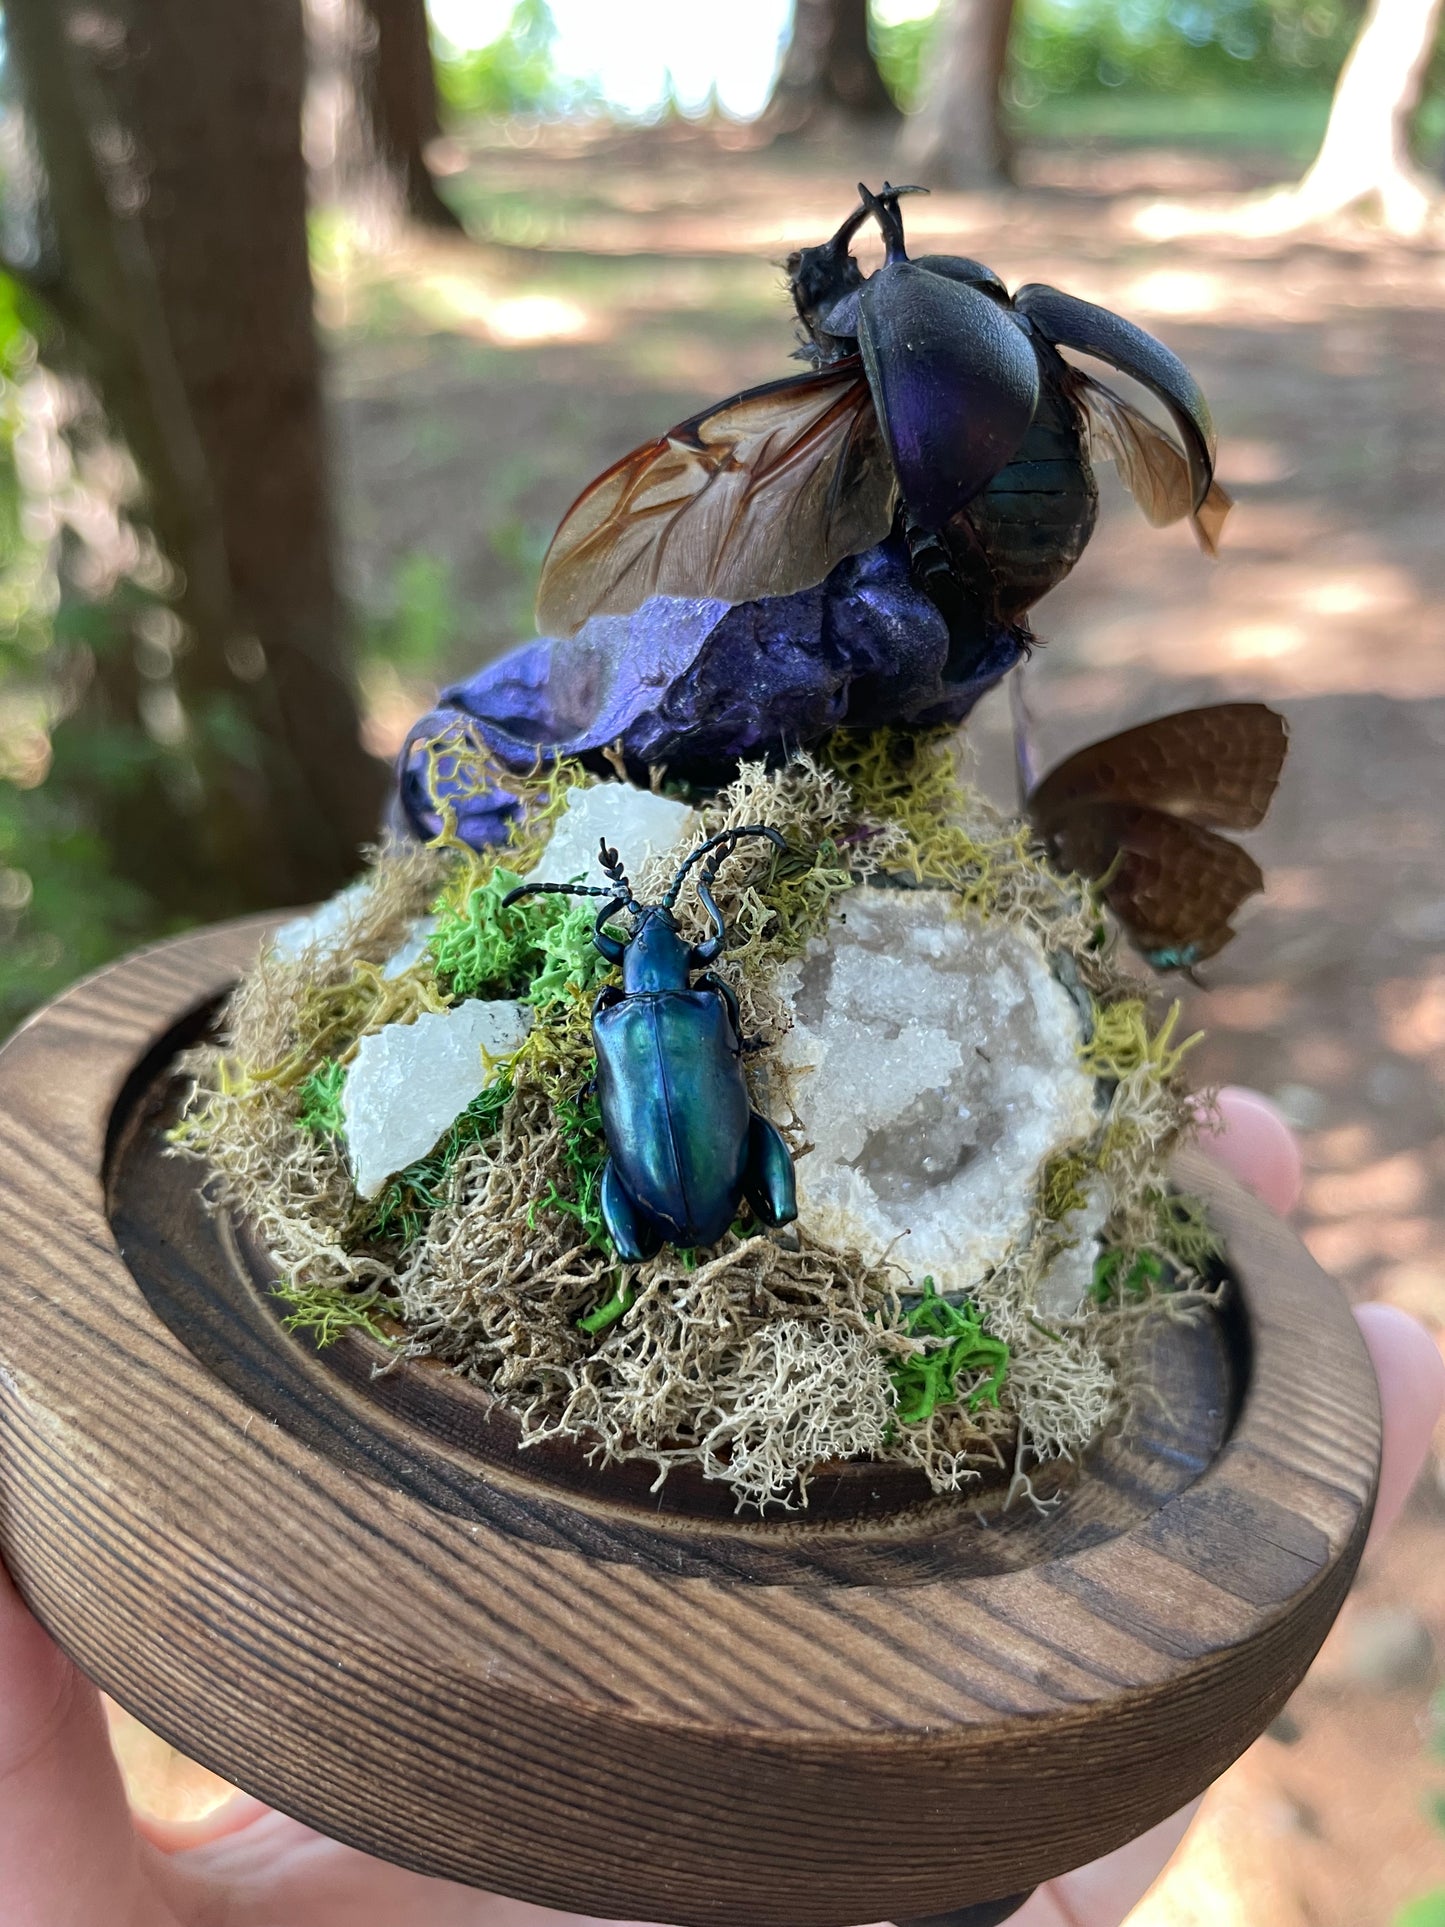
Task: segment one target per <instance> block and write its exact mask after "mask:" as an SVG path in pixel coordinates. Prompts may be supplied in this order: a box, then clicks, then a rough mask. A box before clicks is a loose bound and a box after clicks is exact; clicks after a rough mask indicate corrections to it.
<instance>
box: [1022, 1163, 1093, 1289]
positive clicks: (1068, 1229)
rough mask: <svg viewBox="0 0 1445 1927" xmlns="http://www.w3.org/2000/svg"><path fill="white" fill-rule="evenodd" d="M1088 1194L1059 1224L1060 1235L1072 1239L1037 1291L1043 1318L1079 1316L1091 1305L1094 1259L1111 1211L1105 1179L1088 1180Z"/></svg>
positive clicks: (1085, 1191) (1086, 1190) (1046, 1273)
mask: <svg viewBox="0 0 1445 1927" xmlns="http://www.w3.org/2000/svg"><path fill="white" fill-rule="evenodd" d="M1084 1197H1085V1200H1086V1202H1085V1203H1084V1204H1083V1205H1081V1206H1080V1208H1079V1209H1078V1210H1077V1211H1071V1212H1070V1213H1069V1214H1068V1216H1067V1217H1066V1218H1065V1219H1064V1221H1063V1223H1062V1224H1061V1225H1060V1226H1059V1235H1060V1237H1063V1238H1067V1239H1069V1240H1070V1243H1069V1244H1068V1245H1067V1246H1066V1247H1065V1249H1064V1250H1063V1251H1061V1252H1060V1253H1059V1255H1058V1257H1057V1258H1055V1260H1054V1262H1053V1263H1052V1264H1051V1265H1050V1266H1049V1268H1048V1270H1047V1271H1046V1272H1045V1273H1044V1275H1043V1277H1042V1278H1041V1279H1040V1280H1039V1286H1038V1290H1037V1291H1036V1292H1035V1293H1034V1309H1035V1310H1036V1311H1037V1312H1038V1313H1039V1315H1040V1316H1041V1317H1043V1318H1061V1319H1069V1318H1077V1317H1078V1315H1079V1313H1080V1312H1081V1311H1083V1310H1084V1309H1085V1308H1086V1306H1087V1305H1088V1302H1089V1292H1090V1289H1091V1288H1092V1286H1093V1283H1094V1260H1095V1259H1096V1258H1097V1257H1098V1255H1099V1252H1100V1250H1101V1249H1102V1246H1101V1245H1100V1242H1099V1235H1098V1234H1099V1230H1100V1227H1101V1226H1102V1225H1103V1222H1104V1220H1105V1218H1106V1217H1107V1216H1108V1214H1109V1205H1108V1196H1107V1193H1106V1190H1105V1186H1104V1181H1103V1179H1102V1178H1095V1179H1094V1180H1093V1181H1092V1183H1089V1184H1086V1185H1085V1186H1084Z"/></svg>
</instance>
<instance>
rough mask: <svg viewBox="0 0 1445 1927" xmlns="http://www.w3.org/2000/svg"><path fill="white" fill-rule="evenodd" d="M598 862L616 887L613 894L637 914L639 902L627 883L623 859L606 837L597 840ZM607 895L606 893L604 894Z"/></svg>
mask: <svg viewBox="0 0 1445 1927" xmlns="http://www.w3.org/2000/svg"><path fill="white" fill-rule="evenodd" d="M597 861H598V863H599V864H600V865H601V866H602V873H603V875H604V876H608V877H611V879H612V882H613V884H614V886H615V888H614V889H613V892H612V894H613V895H614V896H620V897H621V898H622V899H623V903H624V906H625V907H626V908H627V909H628V910H631V911H633V912H634V914H636V913H637V912H638V910H639V905H638V903H637V900H636V899H635V898H634V896H633V894H632V885H631V884H630V883H629V882H628V881H627V872H626V870H624V869H623V867H622V858H621V857H620V856H619V855H618V854H617V852H616V850H614V849H611V848H609V846H608V842H607V838H606V837H605V836H602V837H599V838H598V839H597ZM603 894H605V892H604V893H603Z"/></svg>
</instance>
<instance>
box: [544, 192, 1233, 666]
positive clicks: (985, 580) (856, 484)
mask: <svg viewBox="0 0 1445 1927" xmlns="http://www.w3.org/2000/svg"><path fill="white" fill-rule="evenodd" d="M919 191H921V190H918V189H914V188H894V187H889V186H887V185H886V184H885V186H884V188H883V189H882V191H881V192H880V193H879V194H876V195H875V194H872V193H870V192H869V191H868V189H867V188H862V189H860V192H861V194H862V203H861V205H860V206H859V207H858V208H857V209H856V210H855V211H854V213H853V214H851V215H850V216H849V218H848V219H847V221H845V222H844V223H843V225H842V227H841V228H839V230H838V232H837V233H836V234H835V235H834V236H833V237H832V238H831V240H829V241H827V242H824V243H823V244H821V245H820V246H817V247H813V248H806V249H802V250H800V251H799V252H798V253H796V254H795V255H793V256H791V257H790V259H789V262H788V271H789V280H790V285H791V288H792V292H793V300H794V305H795V306H796V308H797V311H798V316H799V319H800V321H801V322H802V326H803V331H804V340H803V345H802V348H801V350H800V353H801V355H802V357H803V358H804V359H805V360H807V361H809V362H811V363H812V364H813V366H812V368H811V370H810V372H808V373H807V374H804V375H799V376H794V377H793V378H792V379H791V380H789V381H781V382H770V383H768V384H767V385H766V386H765V387H762V388H754V389H750V390H748V391H747V392H746V393H744V394H741V395H736V396H733V397H732V398H731V399H730V400H728V401H725V402H721V403H719V404H718V405H717V406H716V407H714V408H710V409H707V410H705V411H704V412H703V413H702V414H700V415H696V416H694V417H693V418H692V419H691V420H690V421H687V422H683V423H681V424H679V426H678V427H676V428H673V429H671V430H669V431H668V433H667V434H666V435H664V436H661V437H659V439H658V440H657V441H655V442H650V443H647V444H645V445H644V446H643V447H641V448H638V449H635V450H634V451H633V452H632V454H630V455H627V456H624V457H623V459H622V460H621V461H620V462H618V463H616V464H615V465H614V467H612V468H611V469H609V470H608V471H607V472H606V473H605V474H604V475H601V476H599V477H598V478H597V480H596V481H595V482H593V483H592V484H591V486H590V487H589V488H588V489H586V490H584V492H583V493H582V495H581V496H579V497H578V499H577V501H576V502H575V503H574V504H573V506H572V508H571V509H569V510H568V512H567V514H566V516H564V518H563V520H562V523H561V525H560V527H559V528H558V530H557V534H556V535H555V537H554V538H553V542H552V546H551V549H550V550H549V551H548V555H547V560H546V562H545V563H544V565H543V572H542V581H541V585H540V588H539V592H538V619H539V622H540V624H541V626H542V628H543V630H544V631H551V632H553V633H556V634H570V633H572V632H573V631H575V630H576V629H577V628H578V627H579V626H580V625H581V623H582V622H583V621H585V620H586V619H587V618H588V617H589V616H591V615H594V614H601V613H613V614H625V613H628V612H630V611H631V610H633V609H635V608H637V607H638V606H639V604H640V603H641V602H643V601H644V600H645V599H646V597H647V596H649V595H654V594H668V595H678V596H717V597H719V598H721V599H722V600H724V601H728V602H742V601H747V600H751V599H753V598H755V597H759V596H769V595H787V594H792V593H794V592H796V591H798V590H801V589H806V588H809V587H811V586H812V585H813V584H814V583H816V582H819V581H821V580H822V578H823V577H824V576H825V575H827V574H828V573H829V571H830V570H831V569H832V568H833V567H834V566H835V565H836V564H837V563H838V562H840V561H842V560H843V559H844V557H846V556H848V555H852V554H856V553H859V552H861V551H862V550H863V549H866V548H869V547H871V546H872V545H873V544H875V543H877V542H880V541H882V540H883V539H884V537H885V536H887V535H888V534H889V532H890V530H891V529H892V528H893V527H894V526H895V524H897V525H899V526H901V528H902V531H903V533H904V534H905V536H906V537H907V540H908V544H909V549H910V552H911V554H912V557H913V564H914V572H915V576H916V578H917V580H918V582H919V584H920V586H921V587H923V588H924V589H925V590H926V591H927V592H928V594H929V595H930V596H931V597H932V598H933V600H934V601H935V602H936V603H937V604H938V606H939V608H940V609H941V610H942V611H943V613H944V615H945V617H946V618H947V620H948V622H949V625H950V630H951V632H952V636H953V649H952V653H951V656H950V661H949V665H948V674H949V675H950V676H952V677H955V678H962V677H963V676H965V675H967V674H968V673H969V672H970V669H971V667H972V662H973V659H974V658H975V657H976V656H977V655H978V653H979V652H980V651H981V650H982V649H983V648H984V647H986V646H987V642H988V638H989V636H990V633H991V632H996V630H997V628H998V627H999V626H1006V627H1007V626H1021V625H1022V623H1023V618H1024V616H1025V614H1026V612H1027V610H1028V609H1029V608H1030V607H1031V606H1032V605H1033V603H1035V602H1036V601H1037V600H1038V599H1039V597H1040V596H1042V595H1043V594H1045V593H1046V591H1047V590H1049V589H1051V588H1053V587H1054V586H1055V584H1057V583H1058V582H1060V581H1061V580H1062V579H1063V577H1064V576H1065V575H1067V574H1068V572H1069V570H1070V569H1071V568H1072V567H1073V565H1074V563H1075V562H1076V561H1077V560H1078V558H1079V556H1080V555H1081V554H1082V552H1083V549H1084V546H1085V544H1086V543H1087V542H1088V539H1089V537H1090V535H1091V534H1092V532H1093V528H1094V520H1095V516H1096V514H1097V509H1098V491H1097V487H1096V484H1095V481H1094V473H1093V467H1092V458H1093V457H1096V456H1099V455H1107V456H1110V457H1112V459H1113V460H1114V461H1115V462H1116V464H1117V465H1118V468H1119V471H1120V474H1121V476H1122V477H1123V479H1124V481H1125V483H1126V484H1127V486H1128V487H1129V489H1130V490H1131V492H1132V493H1133V494H1134V496H1135V498H1136V500H1137V501H1138V503H1139V505H1140V507H1141V508H1142V509H1143V511H1144V513H1145V515H1146V516H1147V517H1148V519H1149V520H1150V521H1151V522H1153V523H1155V524H1163V523H1167V522H1173V521H1178V520H1181V519H1182V518H1184V517H1185V516H1188V517H1189V518H1190V519H1191V520H1192V522H1193V524H1194V527H1195V529H1196V532H1197V533H1198V535H1199V538H1200V541H1201V543H1202V544H1203V546H1204V547H1205V548H1206V549H1207V550H1208V551H1209V552H1210V553H1213V550H1214V545H1215V540H1216V537H1217V535H1218V532H1219V527H1220V524H1221V523H1222V521H1223V519H1224V516H1225V514H1226V513H1227V511H1228V508H1229V498H1228V497H1227V495H1225V493H1224V491H1223V490H1222V489H1221V488H1220V487H1219V486H1218V484H1217V483H1216V482H1215V480H1214V431H1213V427H1212V424H1211V422H1210V418H1209V410H1208V407H1207V405H1206V403H1205V400H1204V397H1203V395H1202V394H1201V393H1200V390H1199V386H1198V384H1197V383H1196V382H1195V380H1194V378H1193V376H1192V375H1191V374H1190V373H1189V371H1188V369H1187V368H1186V367H1185V366H1184V364H1183V362H1181V361H1180V360H1179V358H1178V357H1177V356H1176V355H1174V354H1172V353H1171V352H1170V351H1169V349H1167V348H1166V347H1164V346H1163V344H1162V343H1161V342H1158V341H1156V340H1154V338H1153V337H1152V336H1151V335H1148V334H1145V333H1144V331H1143V330H1142V329H1141V328H1136V327H1134V326H1133V324H1132V323H1130V322H1128V321H1125V320H1123V319H1121V318H1120V317H1119V316H1118V315H1115V314H1111V313H1109V311H1108V310H1107V309H1105V308H1099V307H1095V306H1094V305H1093V304H1092V303H1090V302H1087V301H1080V300H1078V299H1076V298H1075V297H1074V296H1072V295H1067V294H1061V293H1060V292H1059V291H1058V290H1057V289H1054V288H1048V287H1043V286H1041V285H1032V286H1029V287H1024V288H1020V289H1019V290H1018V292H1017V293H1016V294H1015V295H1013V296H1012V297H1010V295H1009V293H1008V290H1007V288H1006V287H1005V286H1004V284H1003V282H1002V281H1000V280H999V278H998V276H997V275H996V274H994V273H993V272H992V271H991V270H990V269H988V268H986V267H984V266H983V264H982V263H981V262H978V261H971V260H968V259H966V258H965V257H963V256H955V255H924V256H922V257H921V258H919V259H918V260H916V261H915V260H910V259H909V258H908V253H907V249H906V247H905V244H904V234H903V223H902V217H901V215H900V212H899V206H898V201H899V196H900V195H902V194H905V193H915V192H919ZM870 218H871V219H873V220H875V221H876V222H877V223H878V225H879V227H880V229H881V230H882V233H883V238H884V242H885V245H886V250H887V255H886V259H885V261H884V264H883V266H882V267H881V268H879V269H878V270H877V272H876V273H874V274H872V275H869V276H867V277H865V276H864V275H863V273H862V271H861V270H860V268H859V267H858V264H857V262H856V260H855V259H854V257H853V254H852V252H851V246H852V241H853V238H854V236H855V235H856V233H857V231H858V229H859V227H860V226H861V225H862V224H863V222H864V221H866V220H868V219H870ZM1060 348H1071V349H1076V350H1079V351H1082V352H1084V353H1086V354H1089V355H1093V356H1096V357H1098V358H1099V359H1101V360H1104V361H1107V362H1110V363H1112V365H1113V366H1114V367H1116V368H1118V369H1120V370H1121V371H1122V372H1123V373H1125V374H1127V375H1130V376H1132V377H1133V378H1134V379H1135V380H1137V381H1139V382H1142V383H1143V384H1144V385H1145V386H1146V387H1147V388H1150V389H1151V390H1152V391H1153V392H1154V394H1155V395H1156V396H1157V397H1158V398H1159V400H1160V401H1161V402H1162V403H1163V404H1164V407H1165V408H1166V409H1167V411H1168V413H1169V415H1170V417H1171V419H1172V421H1173V424H1174V427H1175V429H1176V430H1177V432H1178V435H1179V437H1180V443H1182V447H1181V446H1180V443H1176V442H1175V441H1174V439H1173V438H1172V437H1171V436H1170V435H1169V434H1167V433H1166V432H1165V431H1164V430H1163V429H1162V428H1160V427H1159V426H1158V425H1156V424H1155V423H1154V422H1152V421H1151V420H1150V419H1149V418H1148V417H1147V416H1145V415H1143V414H1142V413H1140V411H1139V410H1137V409H1136V408H1134V407H1133V406H1132V405H1131V404H1130V403H1128V402H1127V401H1125V400H1124V398H1123V397H1122V396H1120V395H1116V394H1115V393H1114V392H1113V391H1112V390H1111V389H1109V388H1106V387H1105V386H1103V384H1101V383H1099V382H1097V381H1095V380H1094V379H1093V378H1092V377H1091V376H1089V375H1086V374H1085V373H1084V372H1083V371H1082V370H1081V369H1079V368H1076V367H1074V366H1072V365H1071V364H1070V363H1068V362H1066V361H1065V360H1064V358H1063V356H1062V355H1061V354H1060V353H1059V349H1060Z"/></svg>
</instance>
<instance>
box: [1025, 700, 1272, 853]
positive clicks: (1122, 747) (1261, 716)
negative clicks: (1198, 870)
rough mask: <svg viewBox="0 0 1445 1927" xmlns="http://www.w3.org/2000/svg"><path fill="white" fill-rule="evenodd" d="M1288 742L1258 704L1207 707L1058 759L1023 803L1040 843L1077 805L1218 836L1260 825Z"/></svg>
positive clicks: (1268, 712)
mask: <svg viewBox="0 0 1445 1927" xmlns="http://www.w3.org/2000/svg"><path fill="white" fill-rule="evenodd" d="M1288 743H1289V734H1288V731H1287V729H1286V727H1285V721H1284V718H1283V716H1281V715H1280V714H1279V713H1278V711H1277V710H1273V709H1271V708H1269V706H1268V705H1267V704H1265V703H1214V704H1211V705H1210V706H1209V707H1207V708H1204V709H1181V710H1177V711H1175V713H1174V714H1173V715H1171V716H1158V717H1156V718H1155V719H1154V721H1153V722H1149V723H1141V724H1139V726H1138V727H1137V728H1135V729H1126V730H1123V731H1122V732H1121V733H1120V734H1119V735H1117V736H1109V737H1106V738H1105V740H1104V741H1103V742H1100V743H1091V744H1090V745H1089V746H1088V748H1087V749H1081V750H1078V751H1077V752H1076V753H1075V754H1074V755H1072V756H1069V757H1066V758H1065V760H1064V761H1063V762H1062V763H1060V764H1059V766H1058V768H1057V769H1053V770H1050V772H1049V774H1048V775H1047V776H1046V777H1045V778H1044V779H1043V781H1042V782H1041V783H1040V784H1038V786H1037V787H1036V788H1035V789H1034V791H1033V792H1032V794H1031V795H1030V797H1029V814H1030V815H1031V816H1032V817H1033V818H1034V821H1035V822H1036V823H1038V825H1039V827H1040V829H1041V830H1042V831H1043V832H1044V834H1045V835H1052V834H1053V830H1052V824H1053V823H1054V821H1055V820H1056V819H1057V818H1058V816H1059V815H1060V813H1061V812H1062V811H1064V810H1065V809H1068V808H1072V807H1073V806H1074V805H1075V804H1079V803H1099V804H1105V803H1108V804H1121V805H1139V806H1141V807H1145V808H1148V809H1151V810H1157V811H1162V812H1163V813H1165V814H1166V815H1169V816H1174V817H1179V818H1181V819H1183V820H1184V821H1186V822H1188V823H1192V824H1197V825H1201V826H1205V827H1212V828H1214V829H1221V830H1252V829H1255V828H1257V827H1258V825H1259V824H1260V823H1262V822H1263V820H1264V814H1265V811H1266V810H1267V809H1268V808H1269V805H1270V802H1271V800H1272V798H1273V796H1274V792H1275V789H1276V786H1277V785H1278V783H1279V777H1280V771H1281V770H1282V769H1283V768H1284V758H1285V751H1286V749H1287V747H1288Z"/></svg>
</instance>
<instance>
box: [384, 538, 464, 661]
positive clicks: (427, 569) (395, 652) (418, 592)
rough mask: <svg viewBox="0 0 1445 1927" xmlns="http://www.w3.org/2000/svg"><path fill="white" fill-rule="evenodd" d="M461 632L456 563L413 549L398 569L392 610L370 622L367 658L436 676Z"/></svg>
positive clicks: (386, 609)
mask: <svg viewBox="0 0 1445 1927" xmlns="http://www.w3.org/2000/svg"><path fill="white" fill-rule="evenodd" d="M459 627H460V611H459V610H458V608H457V600H456V594H455V591H454V589H453V585H452V568H451V564H450V562H448V561H447V560H446V558H445V557H444V556H437V555H433V554H431V553H430V551H429V550H426V549H409V550H408V551H407V553H406V554H405V555H403V556H400V557H399V558H398V559H397V562H396V564H395V566H394V567H393V569H392V572H391V582H390V585H389V593H388V596H387V601H386V606H385V607H384V608H382V609H377V610H372V611H370V612H368V614H367V616H366V618H365V623H364V628H363V633H362V638H361V647H362V654H363V655H364V656H367V657H370V658H372V659H373V660H375V661H380V662H384V663H386V664H387V665H388V666H389V667H391V668H393V669H400V670H407V669H411V670H418V671H430V670H434V669H435V667H436V665H437V664H438V663H439V662H441V661H443V660H444V659H445V657H446V652H447V650H448V648H449V647H450V645H451V643H452V640H453V638H454V637H455V636H456V634H457V631H458V629H459Z"/></svg>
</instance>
